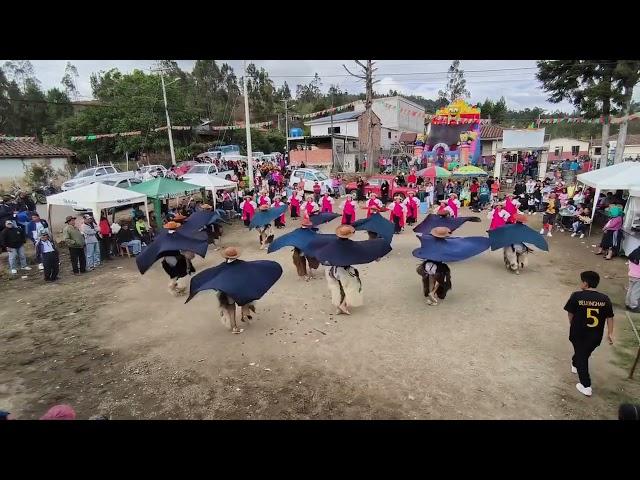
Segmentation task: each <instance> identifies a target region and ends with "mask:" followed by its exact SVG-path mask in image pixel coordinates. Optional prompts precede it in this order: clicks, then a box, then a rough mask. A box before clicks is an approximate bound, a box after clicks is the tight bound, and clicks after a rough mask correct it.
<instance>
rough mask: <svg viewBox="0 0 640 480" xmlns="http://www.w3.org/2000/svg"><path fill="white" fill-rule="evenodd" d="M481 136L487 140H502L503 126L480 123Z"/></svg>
mask: <svg viewBox="0 0 640 480" xmlns="http://www.w3.org/2000/svg"><path fill="white" fill-rule="evenodd" d="M480 138H481V139H483V140H484V139H486V140H502V127H501V126H500V125H492V124H490V123H489V124H483V125H480Z"/></svg>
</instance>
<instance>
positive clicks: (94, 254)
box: [80, 215, 100, 270]
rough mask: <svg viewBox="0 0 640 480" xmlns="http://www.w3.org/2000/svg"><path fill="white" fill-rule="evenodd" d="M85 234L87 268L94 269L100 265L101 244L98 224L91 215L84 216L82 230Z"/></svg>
mask: <svg viewBox="0 0 640 480" xmlns="http://www.w3.org/2000/svg"><path fill="white" fill-rule="evenodd" d="M80 231H81V232H82V235H83V236H84V243H85V251H86V255H87V268H88V269H89V270H93V269H94V268H96V267H99V266H100V245H99V242H100V240H99V237H98V232H99V231H100V229H99V227H98V225H96V223H95V222H94V220H93V217H92V216H91V215H85V216H84V225H82V228H81V230H80Z"/></svg>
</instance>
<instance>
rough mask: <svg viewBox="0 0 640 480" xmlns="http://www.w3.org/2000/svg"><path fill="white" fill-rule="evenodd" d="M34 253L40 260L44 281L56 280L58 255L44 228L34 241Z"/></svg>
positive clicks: (58, 262)
mask: <svg viewBox="0 0 640 480" xmlns="http://www.w3.org/2000/svg"><path fill="white" fill-rule="evenodd" d="M36 255H37V256H38V258H40V259H41V260H42V265H43V267H44V280H45V282H54V281H56V280H57V279H58V272H59V271H60V257H59V255H58V249H57V248H56V246H55V244H54V243H53V242H52V241H51V239H50V238H49V232H48V231H47V230H46V229H45V230H42V231H41V232H40V238H39V239H38V241H37V242H36Z"/></svg>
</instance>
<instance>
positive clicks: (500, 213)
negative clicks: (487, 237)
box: [488, 203, 511, 230]
mask: <svg viewBox="0 0 640 480" xmlns="http://www.w3.org/2000/svg"><path fill="white" fill-rule="evenodd" d="M510 216H511V215H510V214H509V212H507V211H506V210H505V209H504V208H502V203H496V204H495V205H494V207H493V209H492V210H490V211H489V215H488V219H489V220H491V224H490V225H489V230H494V229H496V228H500V227H504V226H505V225H506V224H507V219H508V218H509V217H510Z"/></svg>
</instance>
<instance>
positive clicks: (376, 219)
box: [353, 206, 394, 243]
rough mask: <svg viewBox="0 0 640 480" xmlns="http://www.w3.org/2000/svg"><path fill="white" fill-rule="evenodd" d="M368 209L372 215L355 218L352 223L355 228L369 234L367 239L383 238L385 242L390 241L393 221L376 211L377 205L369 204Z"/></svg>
mask: <svg viewBox="0 0 640 480" xmlns="http://www.w3.org/2000/svg"><path fill="white" fill-rule="evenodd" d="M369 210H370V211H371V213H372V215H371V216H370V217H367V218H362V219H360V220H356V221H355V222H354V223H353V226H354V227H355V229H356V230H366V231H367V234H368V235H369V240H375V239H376V238H384V239H385V240H386V241H387V242H389V243H391V241H392V240H393V229H394V225H393V223H391V222H390V221H389V220H387V219H386V218H384V217H383V216H382V215H380V214H379V213H378V211H379V209H378V207H376V206H371V207H369Z"/></svg>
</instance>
